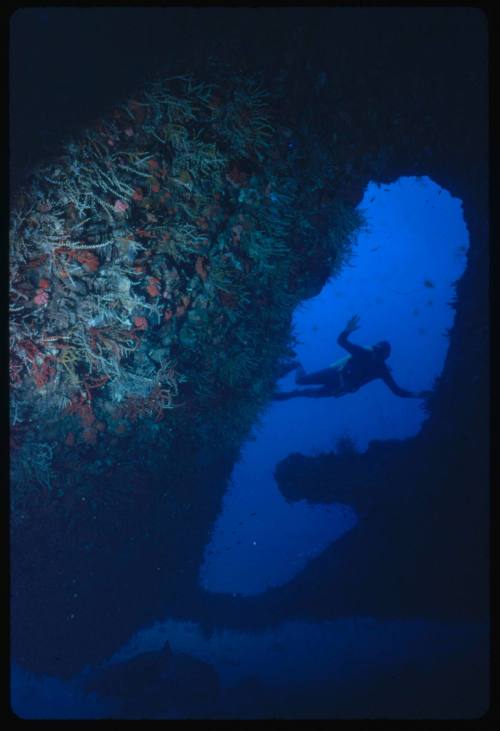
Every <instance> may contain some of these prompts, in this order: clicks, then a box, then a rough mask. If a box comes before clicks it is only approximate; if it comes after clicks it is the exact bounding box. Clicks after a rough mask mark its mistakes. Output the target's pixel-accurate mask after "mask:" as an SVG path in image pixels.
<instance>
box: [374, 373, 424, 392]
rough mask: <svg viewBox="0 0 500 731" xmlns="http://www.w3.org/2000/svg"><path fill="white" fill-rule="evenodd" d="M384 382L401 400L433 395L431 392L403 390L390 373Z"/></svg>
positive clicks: (384, 378)
mask: <svg viewBox="0 0 500 731" xmlns="http://www.w3.org/2000/svg"><path fill="white" fill-rule="evenodd" d="M382 380H383V381H384V383H385V384H386V386H388V387H389V388H390V389H391V391H392V393H394V394H395V395H396V396H400V397H401V398H426V397H427V396H430V394H431V392H430V391H408V390H407V389H406V388H401V386H398V384H397V383H396V381H395V380H394V378H393V377H392V375H391V374H390V373H389V372H387V373H386V374H385V375H384V376H383V378H382Z"/></svg>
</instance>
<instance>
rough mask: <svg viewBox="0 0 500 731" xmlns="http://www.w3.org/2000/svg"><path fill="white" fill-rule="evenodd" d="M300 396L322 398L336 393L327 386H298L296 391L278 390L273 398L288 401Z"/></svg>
mask: <svg viewBox="0 0 500 731" xmlns="http://www.w3.org/2000/svg"><path fill="white" fill-rule="evenodd" d="M300 396H304V397H306V398H322V397H325V396H334V393H332V389H331V388H328V387H327V386H323V388H296V389H295V390H294V391H284V392H283V393H279V391H277V392H276V393H274V394H273V400H274V401H287V400H288V399H291V398H299V397H300Z"/></svg>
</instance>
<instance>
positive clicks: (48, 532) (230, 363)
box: [9, 62, 362, 641]
mask: <svg viewBox="0 0 500 731" xmlns="http://www.w3.org/2000/svg"><path fill="white" fill-rule="evenodd" d="M294 118H295V119H294ZM334 167H335V159H334V155H333V154H332V150H331V149H330V150H328V149H323V148H322V147H321V145H320V141H319V140H318V136H317V134H315V133H308V132H307V131H306V130H305V129H304V127H303V126H302V127H301V120H300V118H297V115H296V114H295V113H294V110H293V109H290V106H289V104H287V100H286V90H285V86H284V84H283V82H282V81H281V80H280V79H276V80H275V83H274V87H271V88H266V86H265V85H264V84H263V82H262V81H260V80H259V79H258V78H256V77H254V76H252V75H250V74H249V73H248V72H247V73H244V70H241V71H240V72H239V73H238V72H237V71H235V70H234V69H232V68H230V67H228V66H226V65H224V64H221V63H215V62H214V63H212V64H211V65H210V64H209V65H208V67H207V69H206V70H205V75H204V76H203V77H195V76H193V75H180V74H175V73H173V72H170V73H168V72H164V73H162V74H160V75H159V76H157V77H155V78H154V79H152V80H148V81H147V82H145V84H144V86H143V87H142V88H141V89H139V90H138V91H137V92H136V93H135V94H134V95H133V97H131V98H125V99H123V100H122V101H121V103H117V104H116V105H115V106H114V107H113V108H112V109H111V110H110V112H109V114H108V115H107V116H106V117H103V118H100V119H97V120H96V121H95V122H94V123H93V124H91V125H90V126H89V127H88V128H86V129H85V130H83V131H82V132H81V133H80V135H79V136H78V137H74V138H68V139H66V140H65V141H64V142H63V143H61V144H60V146H59V148H58V149H57V150H56V151H55V152H54V156H53V157H52V158H48V159H46V160H44V161H43V163H40V164H39V165H38V166H37V167H36V168H35V169H34V170H33V171H32V172H31V174H30V175H29V177H28V178H27V180H26V181H25V182H24V183H23V184H22V185H21V186H19V188H18V189H16V191H15V195H14V197H13V200H12V204H11V229H10V296H11V300H10V302H11V304H10V332H9V339H10V343H9V344H10V363H9V367H10V415H11V527H12V539H13V543H12V545H13V548H14V556H15V561H17V559H18V558H19V557H20V556H21V555H22V553H23V549H22V542H23V541H24V540H27V538H28V536H29V540H30V542H31V545H33V544H34V542H36V541H37V540H40V541H42V542H43V543H44V545H45V542H49V544H50V545H51V549H49V550H52V549H53V550H57V551H58V552H59V551H60V552H63V553H64V554H65V555H66V556H67V557H68V560H69V557H70V556H71V561H70V563H71V564H73V562H75V563H74V567H75V568H74V570H73V569H72V570H71V572H70V573H71V574H77V575H76V576H74V575H72V577H71V579H69V577H68V579H67V580H68V581H70V582H72V588H71V591H72V594H75V595H78V596H79V597H81V594H80V593H79V592H77V591H73V589H74V588H75V585H79V584H80V581H81V580H82V576H81V574H82V572H83V573H84V574H85V581H87V580H88V579H89V577H90V576H92V575H93V574H94V571H93V569H92V567H93V565H94V562H95V561H96V560H97V556H98V555H99V553H98V552H99V551H100V550H102V551H104V552H108V551H110V550H111V548H110V547H111V546H113V549H112V550H117V549H116V547H114V544H113V539H116V540H117V541H118V543H119V545H120V546H121V547H120V549H119V550H120V552H121V553H123V551H125V550H131V551H133V550H134V541H137V540H143V539H144V536H147V535H149V533H150V531H151V530H152V526H151V524H150V521H151V519H153V520H154V521H156V522H157V525H158V526H160V525H163V529H164V530H165V532H166V534H167V536H170V535H172V545H171V546H170V547H169V553H170V556H171V568H174V569H176V568H178V567H179V566H180V565H181V563H182V559H181V557H180V554H179V545H178V541H179V536H178V534H177V531H178V525H179V522H178V514H179V513H180V512H182V510H184V509H185V506H186V505H189V504H190V503H192V502H197V503H199V501H200V500H201V501H203V500H206V499H207V498H206V495H205V496H204V495H203V493H204V491H205V490H206V486H204V484H203V480H202V479H201V471H205V470H206V468H207V465H210V464H212V463H213V462H214V461H215V462H217V460H219V459H224V460H225V461H227V464H230V462H231V460H233V459H234V458H235V456H236V455H237V453H238V449H239V446H240V445H241V443H242V440H243V439H244V438H245V436H246V435H247V434H248V432H249V429H250V427H251V426H252V424H253V423H254V422H255V420H256V418H258V415H259V411H260V410H261V409H262V407H263V406H264V405H265V404H266V403H267V402H268V400H269V398H270V396H271V394H272V390H273V386H274V382H275V380H276V376H277V374H278V370H279V363H280V359H283V358H286V356H287V355H289V353H290V352H291V346H292V338H291V334H290V323H291V315H292V312H293V309H294V307H295V306H296V305H297V304H298V303H299V302H300V301H301V300H302V299H303V298H304V297H307V296H310V295H311V294H313V293H315V292H316V291H318V289H319V288H320V287H321V285H322V284H323V283H324V281H325V280H326V278H327V277H328V276H329V275H330V274H331V273H332V271H334V270H335V268H336V267H340V266H341V263H342V261H343V259H344V258H345V256H346V255H347V254H348V252H349V249H350V245H351V243H352V240H353V237H354V234H355V232H356V230H357V228H358V227H359V226H360V224H361V221H362V219H361V216H360V214H359V213H357V212H356V211H355V210H354V208H353V206H352V204H350V203H349V202H347V201H346V200H344V198H343V196H341V195H339V191H340V184H341V176H339V185H338V188H337V187H335V186H334V187H333V188H332V187H331V186H330V187H327V182H328V176H330V177H331V175H332V171H333V169H334ZM200 455H202V457H200ZM200 460H201V461H200ZM198 493H200V494H198ZM172 521H173V526H172V527H169V526H170V524H171V522H172ZM183 530H185V529H183ZM192 531H193V526H192V524H190V526H189V533H191V532H192ZM137 532H139V533H140V539H139V538H138V536H137V535H136V534H137ZM174 536H175V537H174ZM186 540H188V542H189V541H191V540H192V539H191V537H190V536H187V537H186V536H183V537H181V541H186ZM122 541H124V542H125V545H123V546H122V545H121V542H122ZM168 543H169V539H168V538H167V541H166V542H164V543H163V548H164V549H166V548H167V546H168ZM18 552H19V553H18ZM42 554H44V551H42ZM25 557H26V555H25ZM81 561H84V566H85V569H83V568H82V567H81V565H80V562H81ZM156 563H158V562H156ZM162 570H165V568H163V569H162ZM58 588H59V589H61V588H62V586H61V587H58ZM26 590H28V591H29V592H30V593H32V595H34V592H35V588H34V586H33V585H32V582H31V580H27V577H26V575H25V574H24V573H23V572H21V571H20V570H18V569H17V568H16V569H15V570H14V576H13V608H14V612H15V616H16V621H15V625H17V621H18V619H19V616H20V615H19V614H18V612H19V607H18V605H17V599H18V596H19V594H20V593H21V594H22V593H23V591H26ZM93 591H95V592H96V597H97V593H98V590H97V588H95V589H94V590H93ZM35 605H36V602H34V603H33V605H32V606H35ZM78 605H79V610H78V612H77V613H76V612H72V611H68V613H67V614H65V616H64V618H63V623H68V632H73V627H72V625H73V624H74V621H77V619H78V616H79V615H80V614H81V607H82V601H81V599H80V601H79V602H78ZM33 619H35V618H33ZM26 631H27V630H26V628H24V629H23V635H24V638H23V639H24V640H26V637H27V635H26V634H25V633H26ZM14 636H16V635H14ZM16 639H17V638H16ZM19 639H21V638H19ZM21 641H22V640H21Z"/></svg>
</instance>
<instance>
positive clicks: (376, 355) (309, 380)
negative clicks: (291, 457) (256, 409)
mask: <svg viewBox="0 0 500 731" xmlns="http://www.w3.org/2000/svg"><path fill="white" fill-rule="evenodd" d="M358 328H359V316H358V315H354V317H351V319H350V320H349V322H348V323H347V325H346V326H345V328H344V330H343V331H342V332H341V333H340V335H339V336H338V338H337V343H338V344H339V345H340V346H341V347H342V348H344V349H345V350H347V352H348V353H349V355H348V356H346V357H345V358H342V359H341V360H338V361H337V362H336V363H333V364H332V365H331V366H330V367H329V368H324V369H323V370H321V371H315V372H314V373H306V372H305V370H304V368H303V367H302V366H301V365H300V363H298V361H293V362H292V363H290V367H288V369H287V371H290V370H292V369H293V368H296V369H297V374H296V377H295V383H297V385H299V386H313V385H314V386H320V387H321V388H296V389H295V390H293V391H284V392H279V391H277V392H275V393H274V395H273V400H275V401H286V400H287V399H290V398H297V397H298V396H307V397H312V398H321V397H323V396H335V398H339V397H340V396H345V395H346V394H347V393H354V392H355V391H358V390H359V389H360V388H361V387H362V386H364V385H365V384H366V383H370V381H374V380H375V379H376V378H381V379H382V380H383V381H384V383H385V384H386V385H387V386H388V387H389V388H390V389H391V391H392V392H393V393H394V394H395V395H396V396H401V398H426V397H427V396H430V394H431V391H418V392H416V393H414V392H413V391H407V390H406V389H405V388H401V387H400V386H398V384H397V383H396V382H395V380H394V379H393V377H392V375H391V371H390V370H389V367H388V366H387V365H386V362H385V361H386V360H387V358H388V357H389V356H390V354H391V346H390V343H388V342H387V341H386V340H382V341H381V342H380V343H376V344H375V345H372V346H371V347H370V348H367V347H363V346H362V345H355V344H354V343H351V342H350V341H349V340H348V337H349V335H350V334H351V333H352V332H354V331H355V330H358ZM283 375H284V374H283Z"/></svg>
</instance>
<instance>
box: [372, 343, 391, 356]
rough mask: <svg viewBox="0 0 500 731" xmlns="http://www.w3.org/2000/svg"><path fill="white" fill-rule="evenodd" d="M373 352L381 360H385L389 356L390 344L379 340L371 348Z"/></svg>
mask: <svg viewBox="0 0 500 731" xmlns="http://www.w3.org/2000/svg"><path fill="white" fill-rule="evenodd" d="M373 352H374V353H375V354H376V355H377V356H378V357H379V358H382V360H386V359H387V358H388V357H389V356H390V354H391V344H390V343H388V342H387V340H381V341H380V343H376V344H375V345H374V346H373Z"/></svg>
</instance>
